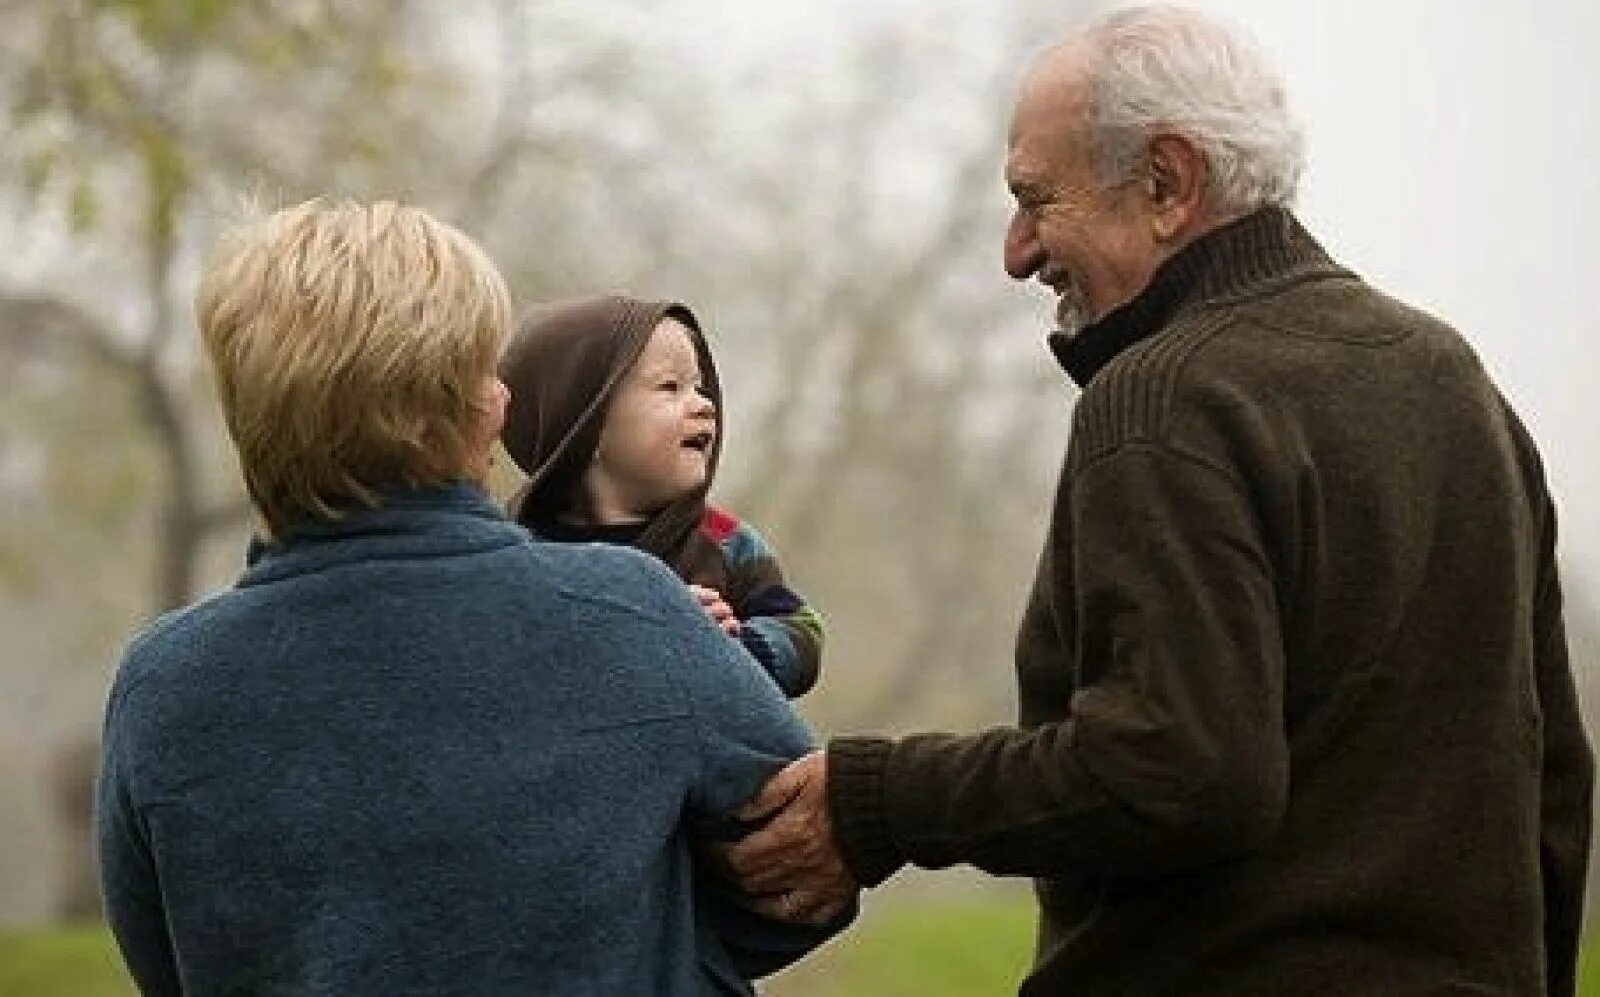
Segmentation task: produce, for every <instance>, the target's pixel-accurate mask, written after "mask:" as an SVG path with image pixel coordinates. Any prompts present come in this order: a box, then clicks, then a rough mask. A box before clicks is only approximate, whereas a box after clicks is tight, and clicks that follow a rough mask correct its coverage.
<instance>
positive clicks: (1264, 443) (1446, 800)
mask: <svg viewBox="0 0 1600 997" xmlns="http://www.w3.org/2000/svg"><path fill="white" fill-rule="evenodd" d="M1052 345H1053V346H1054V347H1055V348H1056V351H1057V354H1058V356H1059V357H1060V359H1061V360H1062V362H1063V364H1064V366H1066V367H1067V369H1068V370H1069V372H1070V373H1072V375H1073V376H1074V378H1075V379H1077V380H1078V381H1079V382H1080V383H1081V384H1082V385H1083V386H1084V392H1083V395H1082V398H1081V399H1080V401H1079V403H1078V406H1077V409H1076V411H1075V412H1074V414H1073V433H1072V442H1071V444H1070V447H1069V449H1068V454H1067V459H1066V464H1065V467H1064V468H1063V471H1062V476H1061V483H1060V489H1059V493H1058V495H1057V499H1056V504H1055V511H1054V518H1053V522H1052V524H1051V528H1050V532H1049V536H1048V538H1047V540H1046V542H1045V546H1044V552H1043V555H1042V557H1041V561H1040V567H1039V575H1038V579H1037V581H1036V584H1035V587H1034V591H1033V595H1032V597H1031V600H1030V602H1029V605H1028V607H1027V610H1026V613H1025V616H1024V618H1023V621H1022V625H1021V630H1020V633H1019V635H1018V641H1017V661H1016V667H1017V678H1018V686H1019V690H1020V701H1021V724H1020V725H1019V727H1018V728H1015V729H1012V728H1005V729H998V730H993V731H989V732H987V733H983V734H978V735H972V736H949V735H925V736H915V737H908V738H905V739H903V740H899V741H889V740H882V739H874V738H845V739H840V740H836V741H834V742H833V743H832V744H831V745H830V746H829V775H830V780H829V781H830V786H829V794H830V806H831V808H832V814H833V820H834V824H835V829H836V833H837V834H838V836H839V840H840V844H841V847H842V848H843V850H844V853H845V856H846V859H847V861H848V863H849V864H850V866H851V868H852V869H853V870H854V871H855V872H856V874H857V875H858V876H859V877H860V878H861V879H862V880H863V881H864V882H866V883H869V884H875V883H877V882H880V881H881V880H883V879H884V878H885V877H887V876H888V875H890V874H891V873H892V872H894V870H896V869H897V868H899V867H900V866H901V865H902V864H904V863H906V862H912V863H915V864H918V865H922V866H928V867H940V866H947V865H951V864H954V863H971V864H973V865H976V866H978V867H979V868H982V869H985V870H988V871H989V872H992V873H997V874H1003V875H1026V876H1032V877H1035V879H1036V880H1037V887H1038V895H1039V904H1040V909H1041V923H1040V928H1039V947H1038V954H1037V961H1036V964H1035V966H1034V969H1033V972H1032V974H1031V975H1030V976H1029V978H1028V980H1027V981H1026V982H1025V983H1024V984H1023V987H1022V993H1023V994H1028V995H1034V994H1041V995H1042V994H1066V995H1090V997H1108V995H1146V994H1148V995H1157V994H1159V995H1171V994H1186V995H1200V994H1203V995H1218V997H1224V995H1226V997H1248V995H1256V994H1263V995H1265V994H1273V995H1278V994H1286V995H1299V994H1308V995H1309V994H1315V995H1318V997H1327V995H1351V997H1355V995H1360V997H1373V995H1383V997H1405V995H1423V994H1430V995H1432V994H1446V993H1450V994H1477V995H1489V994H1494V995H1525V994H1542V993H1552V994H1571V993H1572V992H1573V985H1574V984H1573V974H1574V962H1575V958H1576V945H1577V937H1578V924H1579V917H1580V913H1581V906H1582V891H1583V879H1584V871H1585V866H1586V863H1587V855H1588V848H1589V815H1590V797H1591V783H1592V761H1591V755H1590V751H1589V747H1588V744H1587V742H1586V740H1585V737H1584V734H1583V730H1582V728H1581V726H1580V722H1579V717H1578V711H1577V705H1576V698H1575V694H1574V690H1573V681H1572V675H1571V672H1570V670H1569V668H1568V664H1567V658H1566V643H1565V637H1564V634H1563V628H1562V617H1561V596H1560V590H1559V587H1558V583H1557V579H1556V569H1555V560H1554V553H1553V546H1554V534H1555V524H1554V513H1553V510H1552V506H1551V502H1550V498H1549V495H1548V493H1547V491H1546V488H1545V482H1544V475H1543V471H1542V468H1541V466H1540V462H1539V457H1538V455H1537V453H1536V452H1535V449H1534V446H1533V444H1532V442H1531V441H1530V440H1529V438H1528V436H1527V434H1526V432H1525V431H1524V430H1523V428H1522V426H1521V425H1520V424H1519V422H1518V420H1517V418H1516V416H1515V415H1514V414H1513V413H1512V411H1511V410H1510V408H1509V407H1508V406H1507V405H1506V402H1505V400H1504V399H1503V398H1502V397H1501V395H1500V394H1499V392H1498V391H1497V390H1496V389H1495V387H1494V385H1493V384H1492V383H1491V382H1490V380H1489V378H1488V377H1487V375H1486V374H1485V372H1484V370H1483V368H1482V367H1481V365H1480V364H1479V362H1478V360H1477V358H1476V357H1475V356H1474V355H1473V353H1472V351H1471V350H1470V349H1469V348H1468V347H1467V346H1466V344H1465V343H1464V342H1463V341H1462V340H1461V338H1460V337H1459V336H1458V335H1457V334H1456V333H1455V332H1453V331H1452V330H1450V329H1449V328H1447V327H1446V326H1444V325H1443V324H1441V323H1440V322H1438V321H1437V320H1435V319H1433V318H1430V317H1429V316H1427V315H1424V314H1421V313H1419V312H1417V311H1415V310H1413V309H1411V308H1408V307H1406V306H1404V305H1402V304H1399V303H1397V302H1395V301H1393V300H1392V299H1390V298H1387V297H1385V296H1383V295H1382V294H1379V293H1378V292H1376V291H1374V290H1373V289H1371V288H1370V287H1368V286H1367V285H1365V284H1364V283H1362V282H1361V281H1360V280H1358V279H1357V278H1356V277H1354V276H1353V275H1351V274H1350V273H1349V272H1348V271H1346V270H1343V269H1341V268H1340V267H1338V266H1337V265H1335V264H1334V263H1332V262H1331V261H1330V260H1329V259H1328V258H1327V256H1326V255H1325V254H1324V253H1323V251H1322V250H1321V248H1320V247H1318V245H1317V244H1316V243H1315V242H1314V241H1313V240H1312V239H1311V237H1310V236H1309V235H1307V234H1306V233H1305V231H1304V230H1303V229H1302V228H1301V227H1300V226H1299V224H1298V223H1297V222H1296V221H1295V220H1294V219H1293V217H1292V216H1290V215H1289V214H1287V213H1286V212H1283V211H1281V210H1278V209H1266V210H1263V211H1261V212H1258V213H1256V214H1255V215H1252V216H1249V217H1247V218H1245V219H1243V220H1241V221H1239V222H1235V223H1233V224H1232V225H1229V226H1227V227H1224V228H1222V229H1220V230H1218V231H1216V232H1213V233H1211V234H1210V235H1208V236H1206V237H1204V238H1203V239H1201V240H1199V241H1197V242H1196V243H1194V244H1193V245H1191V246H1189V247H1187V248H1186V249H1185V250H1183V251H1182V252H1180V253H1179V254H1178V255H1177V256H1175V257H1174V258H1173V259H1172V260H1170V261H1169V262H1168V263H1167V264H1166V265H1165V266H1163V267H1162V268H1161V269H1160V270H1159V271H1158V273H1157V275H1156V277H1155V279H1154V280H1153V281H1152V283H1151V285H1150V287H1148V288H1147V289H1146V290H1145V292H1144V293H1143V294H1142V295H1141V296H1140V297H1139V298H1138V299H1136V300H1135V301H1133V302H1131V303H1130V304H1129V305H1128V306H1126V307H1124V308H1122V309H1119V310H1118V311H1117V312H1115V313H1113V314H1112V315H1110V316H1108V317H1107V318H1106V319H1105V320H1104V321H1102V322H1101V323H1099V324H1098V325H1096V326H1094V327H1092V328H1090V329H1089V330H1086V331H1085V332H1084V333H1083V334H1082V335H1081V336H1080V337H1079V338H1078V339H1076V340H1074V341H1072V342H1070V343H1068V342H1064V341H1060V340H1059V339H1058V340H1057V341H1055V342H1053V344H1052Z"/></svg>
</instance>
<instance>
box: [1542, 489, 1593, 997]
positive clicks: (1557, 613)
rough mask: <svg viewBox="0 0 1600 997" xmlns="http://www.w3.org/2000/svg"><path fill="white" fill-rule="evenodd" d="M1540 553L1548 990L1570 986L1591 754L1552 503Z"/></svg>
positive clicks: (1584, 867) (1558, 992) (1561, 995)
mask: <svg viewBox="0 0 1600 997" xmlns="http://www.w3.org/2000/svg"><path fill="white" fill-rule="evenodd" d="M1543 533H1544V536H1543V550H1544V556H1543V560H1542V564H1541V567H1540V580H1539V591H1538V596H1537V599H1536V602H1535V604H1534V607H1535V608H1534V627H1535V638H1534V639H1535V649H1536V650H1535V653H1536V655H1537V657H1536V659H1535V662H1534V669H1535V671H1534V679H1535V682H1536V690H1537V693H1538V699H1539V713H1540V718H1541V732H1542V738H1543V751H1542V762H1541V765H1542V768H1541V772H1540V782H1541V787H1540V788H1541V792H1540V807H1539V868H1540V873H1541V879H1542V880H1543V891H1544V910H1545V918H1544V923H1545V929H1544V930H1545V958H1546V961H1547V965H1546V978H1547V982H1548V986H1549V991H1550V993H1551V995H1552V997H1571V995H1572V994H1574V993H1575V992H1576V988H1577V981H1576V973H1577V964H1578V941H1579V934H1580V927H1581V923H1582V920H1583V892H1584V884H1585V877H1586V875H1587V871H1588V864H1589V861H1588V860H1589V835H1590V822H1591V820H1592V812H1593V811H1592V807H1593V801H1594V758H1593V755H1592V754H1591V751H1590V748H1589V743H1588V740H1587V738H1586V737H1585V735H1584V730H1583V718H1582V716H1581V715H1580V714H1579V712H1578V695H1577V690H1576V688H1575V686H1574V682H1573V677H1572V669H1571V666H1570V664H1569V662H1568V660H1567V638H1566V629H1565V626H1564V623H1563V620H1562V606H1561V601H1562V600H1561V585H1560V581H1559V579H1558V577H1557V573H1556V563H1555V553H1554V550H1555V536H1554V533H1555V511H1554V509H1553V508H1551V507H1550V505H1549V504H1548V502H1547V503H1546V507H1545V510H1544V524H1543Z"/></svg>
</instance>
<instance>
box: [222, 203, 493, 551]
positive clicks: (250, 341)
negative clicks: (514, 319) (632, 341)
mask: <svg viewBox="0 0 1600 997" xmlns="http://www.w3.org/2000/svg"><path fill="white" fill-rule="evenodd" d="M195 315H196V318H197V320H198V322H199V326H200V335H201V338H202V340H203V341H204V343H205V346H206V351H207V353H208V354H209V355H210V358H211V364H212V367H213V370H214V371H215V374H216V379H217V391H218V394H219V396H220V398H221V402H222V409H223V414H224V417H225V418H226V420H227V424H228V431H229V433H230V434H231V435H232V437H233V442H234V445H235V447H236V448H237V449H238V452H239V464H240V467H241V470H242V471H243V474H244V480H245V487H246V488H247V489H248V490H249V493H250V497H251V500H252V501H253V502H254V503H255V505H256V507H257V509H259V510H260V512H261V515H262V517H263V518H264V519H265V520H266V525H267V528H268V529H269V530H271V531H272V532H273V533H274V534H277V533H280V532H281V531H282V530H283V529H284V528H285V527H286V526H288V525H289V524H291V523H293V522H294V521H296V520H298V519H301V518H304V517H306V516H315V517H321V518H337V517H338V515H339V508H340V507H341V506H348V505H350V504H351V503H360V504H362V505H367V506H373V505H376V504H377V495H376V492H377V491H378V490H380V489H383V488H385V487H397V486H409V487H416V486H422V485H429V484H437V483H440V482H442V481H446V480H449V479H451V478H455V477H458V476H461V475H462V474H463V473H464V469H465V467H466V465H467V463H468V461H469V459H470V458H471V453H470V451H471V448H472V446H473V439H474V435H475V432H476V429H477V427H478V426H479V425H480V422H481V420H482V419H483V417H484V406H485V404H486V399H485V397H484V386H485V385H486V383H488V381H489V379H490V378H492V377H493V376H494V372H495V364H496V361H497V359H498V357H499V353H500V349H501V346H502V344H503V343H504V341H505V337H506V331H507V327H508V324H509V322H510V315H511V306H510V298H509V295H508V294H507V292H506V287H505V282H504V281H503V280H502V278H501V276H500V273H499V271H498V270H496V269H495V266H494V264H493V263H492V262H490V260H489V258H488V256H486V255H485V254H484V252H483V251H482V250H481V249H479V248H478V246H477V245H476V244H474V243H473V242H472V240H471V239H469V238H468V237H467V236H465V235H464V234H462V233H461V232H459V231H458V230H456V229H455V228H453V227H451V226H449V225H446V224H444V223H442V222H439V221H437V220H436V219H434V218H433V217H431V216H430V215H428V214H427V213H426V212H424V211H421V210H419V209H417V208H413V207H408V206H405V205H401V204H396V203H394V202H390V201H381V202H378V203H375V204H370V205H364V204H355V203H348V202H346V203H337V204H330V203H326V202H324V201H322V200H320V199H314V200H310V201H306V202H305V203H303V204H299V205H296V206H295V207H292V208H286V209H284V210H281V211H277V212H274V213H272V214H268V215H265V216H261V215H259V214H258V215H257V216H256V217H255V218H254V219H252V220H250V221H247V222H245V223H244V224H241V225H239V226H238V227H236V228H234V229H232V230H231V231H229V232H227V233H225V234H224V235H223V237H222V238H221V239H220V240H219V242H218V245H217V247H216V248H215V249H214V250H213V253H212V256H211V258H210V260H209V261H208V263H207V265H206V267H205V270H204V272H203V273H202V275H201V279H200V287H199V290H198V291H197V292H196V294H195Z"/></svg>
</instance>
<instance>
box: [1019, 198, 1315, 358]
mask: <svg viewBox="0 0 1600 997" xmlns="http://www.w3.org/2000/svg"><path fill="white" fill-rule="evenodd" d="M1337 269H1338V268H1337V266H1336V265H1335V264H1334V263H1333V261H1332V260H1331V259H1329V258H1328V254H1327V253H1326V252H1324V251H1323V249H1322V247H1321V246H1320V245H1318V244H1317V241H1316V240H1315V239H1314V238H1312V237H1311V235H1310V233H1308V232H1307V231H1306V230H1305V228H1304V227H1302V226H1301V224H1300V222H1299V221H1298V220H1297V219H1296V218H1295V217H1294V215H1293V214H1292V213H1290V212H1289V211H1288V209H1286V208H1282V207H1277V206H1268V207H1265V208H1261V209H1259V210H1257V211H1255V212H1253V213H1252V214H1248V215H1245V216H1244V217H1243V218H1239V219H1236V220H1235V221H1232V222H1229V223H1228V224H1226V225H1223V226H1221V227H1220V228H1217V229H1214V230H1213V231H1211V232H1208V233H1206V234H1205V235H1203V236H1201V237H1200V238H1198V239H1196V240H1195V241H1194V242H1192V243H1190V244H1189V245H1187V246H1185V247H1183V248H1182V249H1180V250H1179V251H1178V252H1176V253H1174V254H1173V255H1172V257H1171V258H1170V259H1168V260H1167V261H1166V262H1164V263H1162V264H1161V266H1159V267H1157V268H1156V272H1155V274H1154V275H1153V276H1152V277H1151V278H1150V283H1149V284H1147V285H1145V288H1144V290H1142V291H1140V292H1139V293H1138V294H1137V295H1135V296H1134V297H1133V299H1132V300H1130V301H1128V302H1127V303H1126V304H1123V305H1120V306H1118V307H1117V308H1114V309H1112V310H1111V311H1110V312H1108V313H1106V315H1104V316H1103V317H1102V318H1101V319H1100V320H1099V321H1097V322H1093V323H1090V324H1089V325H1087V326H1085V327H1084V328H1083V329H1082V331H1080V332H1079V333H1078V334H1077V335H1076V336H1068V335H1067V334H1065V333H1062V332H1053V333H1051V334H1050V336H1049V337H1048V340H1049V344H1050V350H1051V352H1053V353H1054V354H1055V356H1056V360H1057V361H1058V362H1059V363H1060V364H1061V366H1062V367H1063V368H1064V369H1065V370H1066V372H1067V374H1068V375H1070V376H1071V377H1072V379H1073V380H1074V381H1075V382H1077V384H1078V386H1079V387H1080V388H1083V387H1087V386H1088V384H1089V382H1090V381H1091V380H1093V379H1094V376H1095V375H1096V374H1098V373H1099V372H1100V370H1101V368H1103V367H1105V365H1106V364H1108V363H1110V362H1111V361H1112V360H1113V359H1115V358H1116V356H1117V354H1119V353H1121V352H1122V351H1123V350H1125V349H1127V348H1128V347H1130V346H1132V345H1133V344H1134V343H1137V342H1139V341H1140V340H1142V339H1145V338H1147V337H1149V336H1151V335H1154V334H1155V333H1156V332H1158V331H1159V330H1161V329H1162V328H1163V327H1165V326H1166V325H1167V324H1168V323H1169V322H1170V321H1171V320H1172V318H1173V317H1174V316H1176V315H1177V314H1178V312H1179V311H1181V310H1182V309H1184V308H1185V307H1188V306H1196V305H1201V304H1205V303H1209V302H1212V301H1216V300H1219V299H1224V298H1229V297H1233V296H1235V295H1239V294H1243V293H1246V292H1248V291H1250V290H1252V289H1253V288H1255V287H1257V286H1259V285H1262V284H1265V283H1268V282H1270V281H1274V280H1277V279H1280V278H1283V277H1287V276H1293V275H1298V274H1301V273H1311V272H1315V271H1318V270H1324V271H1337Z"/></svg>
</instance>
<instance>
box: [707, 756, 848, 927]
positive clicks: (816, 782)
mask: <svg viewBox="0 0 1600 997" xmlns="http://www.w3.org/2000/svg"><path fill="white" fill-rule="evenodd" d="M827 788H828V756H827V754H826V753H825V752H822V751H813V752H812V753H811V754H809V755H806V756H805V757H803V758H800V759H797V760H795V761H794V762H792V763H790V765H789V766H788V767H787V768H785V769H784V770H783V771H781V772H779V773H778V774H777V775H775V776H773V777H772V779H771V780H770V781H768V783H767V784H766V785H765V786H764V787H762V789H761V792H759V793H757V794H756V795H755V796H754V797H753V798H752V799H751V800H750V802H749V803H747V804H745V806H744V808H743V809H742V810H741V811H740V812H739V816H740V818H742V819H744V820H753V821H754V820H762V819H764V818H766V817H768V816H769V815H773V816H772V817H771V820H770V822H769V823H768V824H767V825H766V826H765V827H763V828H762V829H760V830H759V831H756V832H754V833H753V834H751V835H750V836H749V837H747V838H745V839H744V840H742V841H740V842H737V843H736V844H733V845H730V846H728V847H727V848H726V850H725V855H726V857H727V860H728V864H729V865H730V866H731V867H732V869H733V872H734V876H735V878H736V879H737V880H738V882H739V884H740V885H741V886H742V887H744V889H745V891H746V892H747V893H749V894H751V896H752V897H754V900H753V902H752V903H751V904H750V906H751V907H752V908H754V909H755V910H757V911H759V912H760V913H762V914H765V915H767V916H768V917H774V918H778V919H779V920H784V921H799V922H805V923H810V924H821V923H823V922H825V921H828V920H829V919H830V918H832V917H834V916H835V915H837V914H839V913H840V912H841V911H843V910H844V909H845V908H846V907H848V906H849V905H850V902H851V901H852V900H853V899H854V898H855V895H856V891H857V890H858V889H859V886H858V884H857V883H856V881H855V878H854V877H853V876H851V875H850V872H849V870H848V869H846V868H845V866H844V860H843V859H842V858H841V857H840V855H839V849H838V845H837V844H836V843H835V842H834V840H833V823H832V821H831V820H830V819H829V816H828V794H827Z"/></svg>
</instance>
